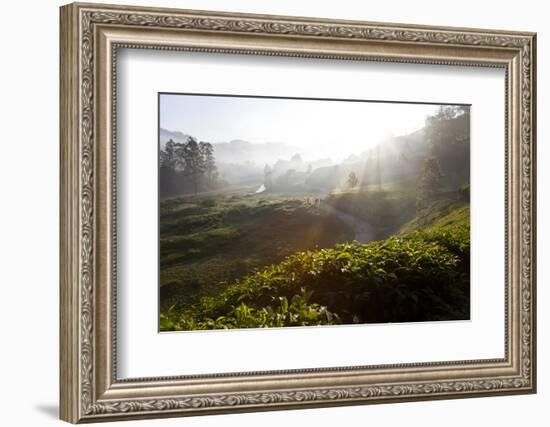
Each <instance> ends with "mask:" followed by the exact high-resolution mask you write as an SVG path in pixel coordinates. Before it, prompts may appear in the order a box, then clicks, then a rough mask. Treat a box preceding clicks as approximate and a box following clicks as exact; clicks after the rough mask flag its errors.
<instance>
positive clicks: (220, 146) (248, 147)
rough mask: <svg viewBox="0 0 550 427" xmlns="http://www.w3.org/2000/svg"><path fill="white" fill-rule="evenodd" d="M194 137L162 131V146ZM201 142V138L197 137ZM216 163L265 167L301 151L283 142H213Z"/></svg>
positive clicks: (235, 140)
mask: <svg viewBox="0 0 550 427" xmlns="http://www.w3.org/2000/svg"><path fill="white" fill-rule="evenodd" d="M191 136H192V135H188V134H186V133H183V132H179V131H170V130H167V129H163V128H161V129H160V146H161V148H163V147H164V145H165V144H166V142H167V141H168V140H170V139H172V140H173V141H175V142H180V143H183V142H186V141H187V140H188V139H189V138H190V137H191ZM197 139H199V140H200V138H198V137H197ZM208 142H210V143H212V146H213V147H214V156H215V157H216V163H217V164H218V165H220V164H223V163H225V164H247V165H250V164H256V166H257V167H262V168H263V167H264V165H265V164H266V163H273V162H274V161H276V160H277V159H281V158H282V159H284V158H290V157H291V156H293V155H294V154H296V153H297V152H299V149H298V148H297V147H293V146H291V145H288V144H285V143H282V142H266V143H259V144H256V143H251V142H249V141H244V140H242V139H234V140H232V141H228V142H225V141H222V142H212V141H208Z"/></svg>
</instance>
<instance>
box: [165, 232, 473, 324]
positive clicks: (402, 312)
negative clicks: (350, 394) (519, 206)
mask: <svg viewBox="0 0 550 427" xmlns="http://www.w3.org/2000/svg"><path fill="white" fill-rule="evenodd" d="M469 241H470V238H469V227H468V226H467V225H455V226H450V227H443V228H434V229H430V230H427V231H414V232H411V233H409V234H407V235H402V236H396V237H393V238H390V239H388V240H386V241H375V242H371V243H368V244H357V243H345V244H339V245H336V246H335V247H333V248H328V249H321V250H317V251H305V252H299V253H296V254H294V255H292V256H289V257H288V258H286V259H285V260H284V261H283V262H281V263H278V264H274V265H271V266H269V267H266V268H263V269H260V270H257V271H256V272H254V273H252V274H249V275H247V276H245V277H243V278H241V279H239V280H237V281H235V282H233V283H232V284H231V285H229V286H227V288H226V289H225V290H224V291H223V292H221V293H219V294H218V295H216V296H212V297H204V298H202V299H201V300H200V301H199V302H198V303H197V304H195V305H193V306H192V307H190V308H188V309H186V310H184V311H181V312H176V311H175V310H174V309H173V308H171V309H168V310H167V311H165V312H164V313H163V314H162V316H161V329H162V330H188V329H213V328H247V327H279V326H305V325H327V324H338V323H346V324H347V323H374V322H376V323H378V322H409V321H426V320H432V321H433V320H451V319H452V320H456V319H467V318H469Z"/></svg>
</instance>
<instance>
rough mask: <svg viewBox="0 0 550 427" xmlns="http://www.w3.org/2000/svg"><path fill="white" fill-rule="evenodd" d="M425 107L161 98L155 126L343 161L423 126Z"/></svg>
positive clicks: (209, 139)
mask: <svg viewBox="0 0 550 427" xmlns="http://www.w3.org/2000/svg"><path fill="white" fill-rule="evenodd" d="M438 107H439V106H438V105H433V104H431V105H428V104H408V103H384V102H366V101H365V102H349V101H325V100H302V99H288V98H283V99H281V98H276V99H271V98H269V99H266V98H244V97H222V96H204V95H179V94H161V96H160V127H162V128H164V129H167V130H170V131H180V132H183V133H185V134H188V135H192V136H194V137H196V138H198V139H199V140H201V141H207V142H212V143H216V142H227V141H231V140H234V139H242V140H245V141H248V142H251V143H265V142H282V143H286V144H288V145H292V146H295V147H298V148H299V149H300V150H301V153H300V154H302V156H305V158H308V157H309V158H323V157H330V158H332V159H333V160H335V161H337V160H343V159H344V158H346V157H348V156H349V155H350V154H357V155H359V154H361V153H362V152H364V151H366V150H368V149H369V148H371V147H373V146H375V145H377V144H378V143H380V142H382V141H383V140H385V139H387V138H389V137H391V136H398V135H406V134H408V133H411V132H414V131H415V130H418V129H420V128H422V127H423V126H424V122H425V119H426V116H428V115H432V114H434V113H435V111H436V110H437V108H438Z"/></svg>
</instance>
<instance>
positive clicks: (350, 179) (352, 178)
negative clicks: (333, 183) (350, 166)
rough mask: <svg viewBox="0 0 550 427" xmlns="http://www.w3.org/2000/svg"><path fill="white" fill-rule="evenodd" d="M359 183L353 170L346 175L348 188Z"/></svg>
mask: <svg viewBox="0 0 550 427" xmlns="http://www.w3.org/2000/svg"><path fill="white" fill-rule="evenodd" d="M358 183H359V179H358V178H357V175H356V174H355V172H353V171H352V172H350V173H349V176H348V187H349V188H355V187H357V184H358Z"/></svg>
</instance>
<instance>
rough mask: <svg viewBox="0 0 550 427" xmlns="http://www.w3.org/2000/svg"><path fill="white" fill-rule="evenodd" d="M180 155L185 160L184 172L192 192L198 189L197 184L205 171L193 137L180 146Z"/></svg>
mask: <svg viewBox="0 0 550 427" xmlns="http://www.w3.org/2000/svg"><path fill="white" fill-rule="evenodd" d="M181 155H182V157H183V161H184V162H185V167H184V172H185V175H186V176H188V177H189V179H190V180H191V182H192V185H193V193H194V194H197V193H198V191H199V184H200V181H201V178H202V176H203V175H204V173H205V171H206V162H205V159H204V156H203V153H202V150H201V147H200V145H199V143H198V142H197V140H196V139H195V138H189V140H188V141H187V143H186V144H184V145H183V146H182V150H181Z"/></svg>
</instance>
